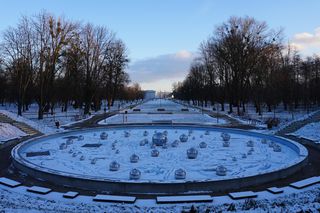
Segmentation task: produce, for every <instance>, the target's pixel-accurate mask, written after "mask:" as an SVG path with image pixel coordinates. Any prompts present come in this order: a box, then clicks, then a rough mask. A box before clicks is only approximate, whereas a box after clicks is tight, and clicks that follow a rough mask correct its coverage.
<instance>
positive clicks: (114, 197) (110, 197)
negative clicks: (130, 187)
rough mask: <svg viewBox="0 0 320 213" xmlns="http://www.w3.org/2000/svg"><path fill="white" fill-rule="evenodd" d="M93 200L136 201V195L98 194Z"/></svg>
mask: <svg viewBox="0 0 320 213" xmlns="http://www.w3.org/2000/svg"><path fill="white" fill-rule="evenodd" d="M93 201H97V202H119V203H134V202H135V201H136V197H133V196H119V195H96V196H95V197H94V198H93Z"/></svg>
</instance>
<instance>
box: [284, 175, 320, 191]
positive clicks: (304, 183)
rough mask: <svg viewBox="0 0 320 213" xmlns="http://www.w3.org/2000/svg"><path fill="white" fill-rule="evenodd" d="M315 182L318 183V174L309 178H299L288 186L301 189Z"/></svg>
mask: <svg viewBox="0 0 320 213" xmlns="http://www.w3.org/2000/svg"><path fill="white" fill-rule="evenodd" d="M316 183H320V177H319V176H314V177H311V178H307V179H304V180H300V181H297V182H294V183H291V184H290V186H291V187H293V188H296V189H302V188H305V187H307V186H311V185H314V184H316Z"/></svg>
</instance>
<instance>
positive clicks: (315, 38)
mask: <svg viewBox="0 0 320 213" xmlns="http://www.w3.org/2000/svg"><path fill="white" fill-rule="evenodd" d="M293 41H294V42H296V43H300V44H305V45H314V44H320V27H318V28H316V29H315V30H314V33H313V34H312V33H308V32H303V33H298V34H295V35H294V37H293Z"/></svg>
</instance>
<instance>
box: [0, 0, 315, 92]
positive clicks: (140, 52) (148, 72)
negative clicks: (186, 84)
mask: <svg viewBox="0 0 320 213" xmlns="http://www.w3.org/2000/svg"><path fill="white" fill-rule="evenodd" d="M0 5H1V6H0V20H1V21H0V32H3V30H5V29H6V28H7V27H9V26H15V25H16V24H17V22H18V21H19V18H20V17H21V15H30V16H31V15H34V14H37V13H39V12H41V11H43V10H45V11H47V12H50V13H53V14H55V15H57V16H59V15H63V16H64V17H66V18H68V19H71V20H74V21H81V22H83V23H86V22H91V23H93V24H96V25H103V26H106V27H108V28H109V29H110V30H112V31H113V32H115V33H116V35H117V37H118V38H120V39H122V40H123V41H124V42H125V44H126V46H127V48H128V54H129V58H130V64H129V66H128V68H127V71H128V73H129V74H130V78H131V81H132V82H137V83H139V84H140V85H141V87H142V89H154V90H157V91H170V90H171V89H172V84H173V83H174V82H177V81H182V80H183V79H184V77H185V76H186V75H187V73H188V69H189V67H190V64H191V62H192V60H193V59H194V57H196V55H197V52H198V47H199V44H200V43H201V42H202V41H204V40H205V39H207V38H208V37H209V36H210V35H211V34H212V32H213V31H214V28H215V27H216V26H218V25H220V24H221V23H223V22H225V21H227V20H228V18H229V17H230V16H251V17H254V18H256V19H257V20H259V21H266V22H267V24H268V25H269V27H270V28H274V29H280V28H284V35H285V36H286V37H285V42H289V43H291V44H293V45H295V47H296V48H297V49H298V50H300V51H301V53H302V54H303V55H312V54H319V53H320V12H319V11H320V1H319V0H126V1H125V0H114V1H108V0H20V1H19V0H6V1H5V0H0Z"/></svg>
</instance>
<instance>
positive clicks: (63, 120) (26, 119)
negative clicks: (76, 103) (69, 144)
mask: <svg viewBox="0 0 320 213" xmlns="http://www.w3.org/2000/svg"><path fill="white" fill-rule="evenodd" d="M131 104H134V103H123V102H120V101H115V103H114V106H112V107H111V109H110V111H114V110H118V109H119V108H120V109H121V108H124V107H128V106H130V105H131ZM107 111H108V110H107ZM0 113H3V114H5V115H7V116H8V117H10V118H11V119H13V120H16V121H19V122H23V123H26V124H28V125H29V126H31V127H33V128H34V129H36V130H38V131H39V132H42V133H43V134H52V133H56V132H60V131H62V130H61V129H60V130H58V129H57V128H56V124H55V122H56V121H59V123H60V126H68V125H70V124H74V123H77V122H82V121H84V120H86V119H89V118H91V117H92V115H95V114H100V113H104V111H103V110H100V111H98V112H93V113H92V115H91V116H89V115H87V116H84V115H83V111H82V110H80V109H74V108H73V107H71V106H69V108H68V111H67V112H61V107H56V108H55V113H54V114H53V115H51V114H50V113H48V114H45V115H44V118H43V119H42V120H38V105H37V104H32V105H31V106H30V108H29V110H28V111H26V112H23V113H22V116H18V115H17V108H16V105H14V104H10V105H9V104H7V105H5V106H0Z"/></svg>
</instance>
